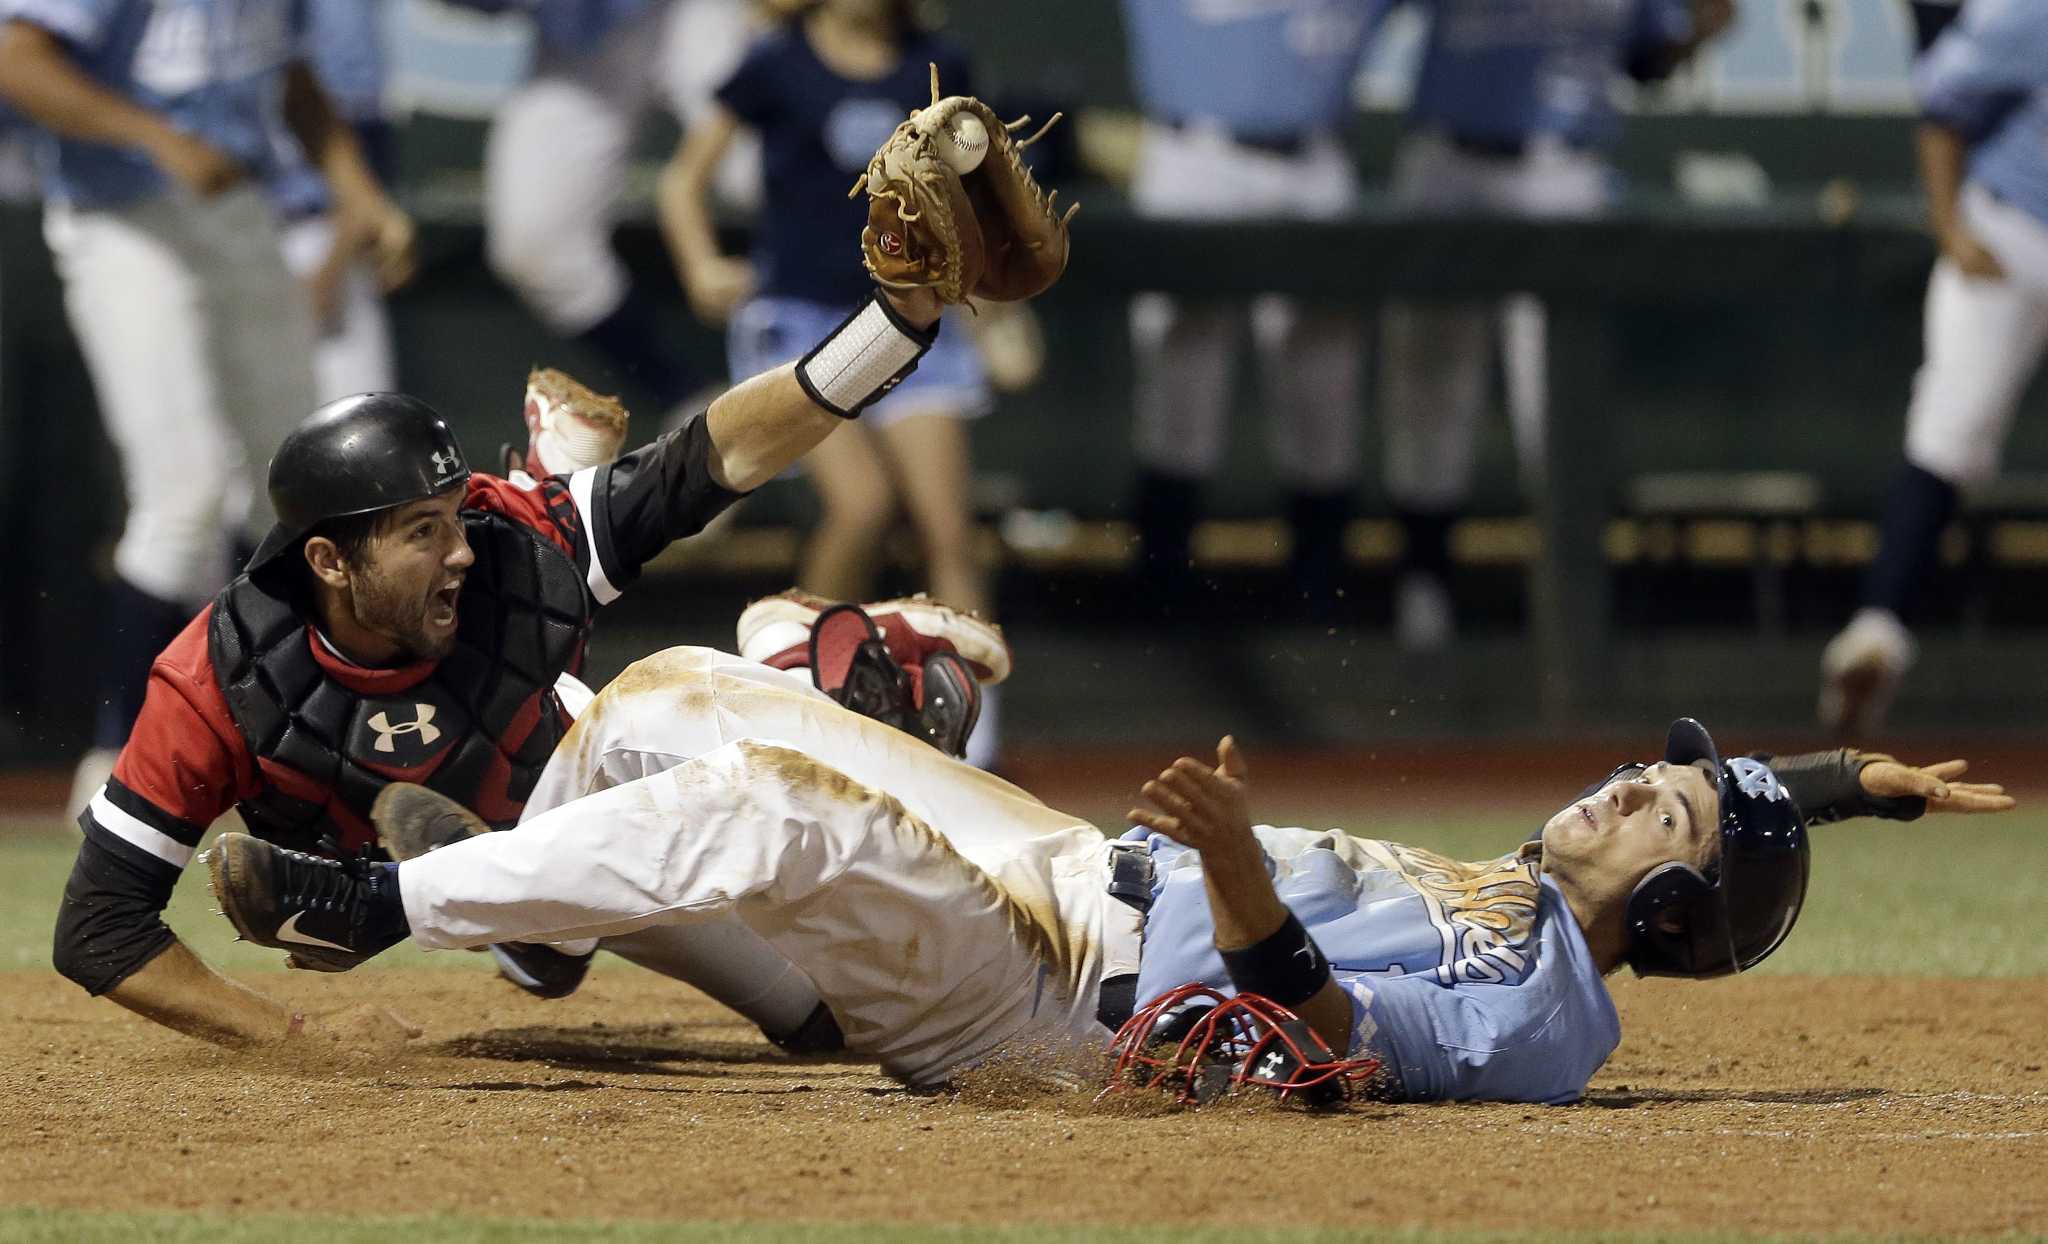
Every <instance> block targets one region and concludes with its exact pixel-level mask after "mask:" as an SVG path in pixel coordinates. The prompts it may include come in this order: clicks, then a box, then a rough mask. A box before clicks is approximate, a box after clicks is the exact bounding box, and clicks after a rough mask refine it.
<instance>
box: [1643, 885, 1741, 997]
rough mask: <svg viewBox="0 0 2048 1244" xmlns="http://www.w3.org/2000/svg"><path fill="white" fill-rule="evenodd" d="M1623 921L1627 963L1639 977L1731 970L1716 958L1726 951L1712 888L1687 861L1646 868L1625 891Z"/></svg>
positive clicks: (1721, 919) (1724, 922) (1724, 926)
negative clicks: (1646, 874)
mask: <svg viewBox="0 0 2048 1244" xmlns="http://www.w3.org/2000/svg"><path fill="white" fill-rule="evenodd" d="M1622 919H1623V922H1624V923H1625V925H1626V926H1627V929H1628V965H1629V966H1630V967H1632V968H1634V969H1635V971H1636V975H1638V976H1704V975H1718V974H1720V973H1721V972H1725V971H1730V970H1732V967H1733V965H1732V963H1729V964H1723V963H1722V962H1720V961H1721V960H1724V959H1726V958H1727V957H1728V955H1729V950H1728V946H1727V920H1726V918H1725V917H1724V916H1723V914H1722V911H1721V904H1720V901H1719V896H1718V893H1717V890H1716V887H1715V885H1714V883H1713V882H1711V881H1709V880H1707V878H1706V877H1705V875H1703V874H1702V873H1701V872H1700V871H1699V870H1698V869H1696V868H1694V867H1693V866H1692V865H1690V864H1684V863H1680V862H1679V861H1677V860H1673V861H1671V862H1669V863H1665V864H1659V865H1658V866H1657V867H1655V868H1653V869H1651V870H1650V872H1649V875H1648V876H1646V877H1644V878H1643V879H1642V880H1641V881H1639V882H1637V883H1636V888H1635V890H1634V891H1633V892H1631V893H1630V894H1629V896H1628V906H1627V907H1626V908H1625V909H1624V910H1623V914H1622ZM1673 924H1675V925H1676V926H1677V927H1675V928H1673V927H1671V926H1672V925H1673ZM1717 933H1718V936H1717Z"/></svg>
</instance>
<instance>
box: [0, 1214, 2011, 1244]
mask: <svg viewBox="0 0 2048 1244" xmlns="http://www.w3.org/2000/svg"><path fill="white" fill-rule="evenodd" d="M1815 1238H1819V1239H1827V1240H1839V1241H1849V1240H1881V1239H1882V1240H1905V1239H1926V1238H1930V1237H1908V1236H1852V1235H1830V1236H1823V1237H1811V1236H1803V1237H1795V1236H1760V1235H1735V1234H1730V1233H1725V1232H1706V1231H1701V1232H1685V1233H1645V1234H1641V1235H1619V1234H1594V1235H1567V1234H1562V1233H1553V1232H1545V1231H1512V1232H1508V1231H1485V1232H1476V1231H1441V1230H1437V1229H1433V1228H1429V1227H1420V1226H1418V1227H1406V1228H1397V1229H1392V1230H1385V1229H1375V1230H1373V1231H1371V1232H1370V1233H1367V1232H1364V1231H1360V1230H1358V1229H1355V1228H1321V1229H1303V1230H1297V1231H1288V1230H1259V1229H1256V1228H1241V1227H1228V1228H1226V1227H1188V1226H1166V1227H1035V1226H1011V1227H985V1226H973V1227H968V1226H962V1227H911V1226H904V1225H901V1224H895V1223H892V1224H887V1225H876V1226H866V1225H848V1224H843V1223H763V1224H753V1223H703V1222H700V1223H679V1222H571V1221H564V1222H539V1221H535V1220H532V1219H489V1218H481V1219H479V1218H447V1217H431V1218H339V1217H336V1218H318V1217H307V1216H303V1215H292V1216H290V1217H284V1216H272V1215H249V1216H246V1217H235V1218H224V1217H219V1216H216V1215H204V1214H92V1213H77V1212H70V1211H49V1210H0V1244H96V1242H98V1241H106V1244H136V1242H137V1241H150V1242H152V1244H157V1242H162V1244H271V1242H272V1241H275V1240H291V1241H293V1242H294V1244H314V1242H318V1244H390V1242H391V1241H393V1240H403V1241H405V1244H541V1242H542V1241H549V1242H553V1241H562V1242H564V1244H855V1242H856V1241H868V1240H888V1241H890V1242H891V1244H1340V1242H1341V1244H1353V1242H1355V1241H1359V1240H1400V1241H1445V1242H1446V1244H1551V1242H1553V1241H1556V1242H1560V1244H1561V1242H1563V1241H1574V1242H1589V1244H1602V1242H1607V1241H1624V1240H1625V1241H1630V1242H1631V1244H1724V1242H1727V1244H1733V1242H1735V1241H1740V1242H1741V1244H1764V1242H1766V1241H1770V1240H1781V1239H1815ZM2008 1238H2013V1239H2022V1238H2038V1237H2021V1236H2013V1237H2008Z"/></svg>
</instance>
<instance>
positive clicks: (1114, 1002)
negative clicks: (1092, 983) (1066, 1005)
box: [1095, 842, 1152, 1032]
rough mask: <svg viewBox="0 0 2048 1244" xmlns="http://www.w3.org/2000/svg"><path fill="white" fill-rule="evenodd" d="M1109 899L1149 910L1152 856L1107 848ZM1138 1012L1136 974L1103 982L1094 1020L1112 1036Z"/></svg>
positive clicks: (1137, 849) (1123, 846) (1118, 846)
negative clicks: (1132, 1013) (1112, 1033)
mask: <svg viewBox="0 0 2048 1244" xmlns="http://www.w3.org/2000/svg"><path fill="white" fill-rule="evenodd" d="M1109 896H1110V897H1111V898H1113V899H1115V900H1117V901H1118V902H1120V903H1122V904H1124V905H1125V906H1127V907H1133V908H1136V909H1137V911H1138V912H1139V913H1140V914H1143V913H1145V912H1148V911H1151V910H1152V852H1151V851H1150V850H1149V849H1148V848H1146V847H1143V846H1140V845H1139V844H1137V843H1134V842H1132V843H1125V842H1117V843H1111V844H1110V848H1109ZM1137 1008H1138V974H1137V973H1136V972H1126V973H1124V974H1123V975H1121V976H1110V977H1105V978H1103V981H1102V991H1101V993H1100V995H1099V996H1098V997H1097V999H1096V1003H1095V1018H1096V1019H1097V1020H1098V1021H1099V1022H1100V1023H1101V1024H1102V1026H1103V1027H1104V1028H1107V1029H1109V1030H1110V1031H1111V1032H1115V1031H1116V1030H1117V1029H1119V1028H1121V1027H1123V1026H1124V1023H1125V1021H1127V1020H1129V1019H1130V1017H1131V1012H1132V1011H1135V1010H1137Z"/></svg>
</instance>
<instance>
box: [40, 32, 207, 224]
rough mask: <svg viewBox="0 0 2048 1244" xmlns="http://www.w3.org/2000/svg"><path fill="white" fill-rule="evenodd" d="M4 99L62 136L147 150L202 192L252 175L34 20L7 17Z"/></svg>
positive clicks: (179, 178) (175, 175)
mask: <svg viewBox="0 0 2048 1244" xmlns="http://www.w3.org/2000/svg"><path fill="white" fill-rule="evenodd" d="M0 101H4V102H6V103H10V104H13V105H14V106H15V107H16V108H19V109H20V110H21V111H22V112H24V113H26V114H27V115H28V116H29V118H30V119H32V120H34V121H35V122H36V123H37V124H39V125H41V126H42V127H43V128H45V129H47V130H49V131H50V132H51V133H53V134H56V135H59V136H60V137H63V138H75V139H78V140H80V141H83V142H95V143H106V144H108V145H110V146H115V147H125V148H127V149H129V150H131V151H138V152H141V153H142V154H143V155H146V156H148V157H149V159H150V161H151V162H152V163H154V164H155V165H156V166H157V167H158V168H159V169H161V170H162V171H163V173H164V175H165V176H167V177H171V178H175V179H176V180H177V181H179V182H180V183H182V184H183V185H184V186H185V188H186V189H188V190H190V191H192V192H193V193H194V194H197V195H201V196H205V195H212V194H218V193H219V192H220V191H222V190H226V189H227V188H229V187H230V186H233V185H234V184H235V183H237V182H239V181H241V180H242V178H243V176H244V170H243V169H242V166H241V165H239V164H237V163H236V162H235V161H234V160H233V159H232V158H230V157H229V156H228V155H227V154H226V153H224V152H222V151H221V150H220V149H219V148H218V147H215V146H214V145H213V144H211V143H208V142H206V141H204V140H202V139H198V138H194V137H193V136H192V135H190V134H187V133H186V132H185V131H183V130H181V129H179V128H177V127H176V126H174V125H172V124H171V123H170V122H169V121H168V120H166V119H165V118H164V117H163V116H161V115H160V114H158V113H156V112H153V111H151V110H150V109H148V108H144V107H143V106H141V105H140V104H137V103H135V102H133V101H132V100H129V99H127V98H126V97H124V96H122V95H121V94H120V93H118V92H116V91H112V90H109V89H108V88H107V87H105V86H102V85H101V84H100V83H98V82H96V81H94V80H93V79H92V77H90V76H89V75H87V74H86V73H85V71H84V70H82V69H80V68H79V67H78V65H77V63H76V62H74V61H73V60H72V59H71V57H70V56H69V55H68V54H67V53H66V52H65V50H64V45H63V43H62V42H61V41H60V40H59V39H58V37H57V36H56V35H55V34H53V33H52V32H51V31H49V30H47V29H45V28H43V27H42V26H39V25H37V24H35V23H34V22H29V21H24V20H22V19H20V18H16V19H14V20H11V21H5V22H0Z"/></svg>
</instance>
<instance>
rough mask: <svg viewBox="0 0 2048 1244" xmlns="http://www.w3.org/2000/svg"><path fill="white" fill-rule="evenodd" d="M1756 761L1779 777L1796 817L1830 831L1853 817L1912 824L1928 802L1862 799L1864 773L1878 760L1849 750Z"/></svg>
mask: <svg viewBox="0 0 2048 1244" xmlns="http://www.w3.org/2000/svg"><path fill="white" fill-rule="evenodd" d="M1754 759H1757V760H1761V761H1763V762H1764V763H1765V764H1767V765H1769V766H1770V767H1771V772H1772V773H1775V774H1777V775H1778V781H1779V783H1780V784H1781V785H1783V786H1784V788H1785V792H1786V793H1787V794H1789V795H1791V796H1792V802H1793V803H1795V804H1797V805H1799V813H1800V815H1801V816H1803V817H1804V818H1805V819H1806V823H1807V824H1808V825H1828V824H1832V823H1833V822H1835V821H1846V820H1848V819H1849V818H1850V817H1855V816H1875V817H1881V818H1883V819H1884V820H1887V821H1912V820H1918V819H1919V817H1920V815H1921V814H1922V813H1923V812H1925V811H1927V801H1926V800H1925V799H1921V798H1919V797H1918V796H1907V797H1904V798H1897V799H1890V798H1880V797H1878V796H1876V795H1872V794H1868V793H1866V792H1865V791H1864V789H1863V769H1864V766H1866V765H1869V764H1871V763H1873V762H1874V761H1875V760H1876V759H1877V758H1876V757H1874V756H1865V755H1863V754H1862V753H1861V752H1858V751H1855V750H1854V749H1852V748H1847V747H1838V748H1836V749H1835V750H1833V751H1831V752H1806V753H1804V754H1802V755H1798V756H1775V757H1774V756H1757V757H1754Z"/></svg>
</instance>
